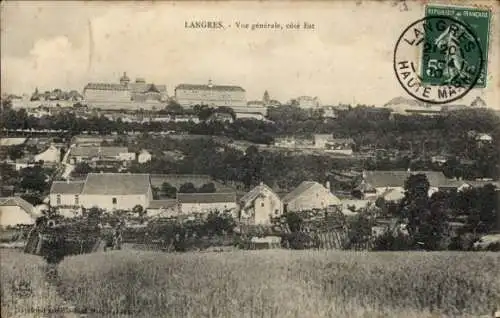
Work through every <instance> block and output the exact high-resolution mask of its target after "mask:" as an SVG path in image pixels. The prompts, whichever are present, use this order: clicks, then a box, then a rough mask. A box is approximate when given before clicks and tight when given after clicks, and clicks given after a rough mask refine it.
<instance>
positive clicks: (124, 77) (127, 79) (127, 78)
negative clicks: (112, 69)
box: [120, 72, 130, 86]
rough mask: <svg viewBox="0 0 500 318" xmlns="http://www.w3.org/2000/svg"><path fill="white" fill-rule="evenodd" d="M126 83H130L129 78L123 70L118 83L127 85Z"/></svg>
mask: <svg viewBox="0 0 500 318" xmlns="http://www.w3.org/2000/svg"><path fill="white" fill-rule="evenodd" d="M128 83H130V78H129V77H128V76H127V72H123V76H122V77H121V78H120V84H122V85H123V86H128Z"/></svg>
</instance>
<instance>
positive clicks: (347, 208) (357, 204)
mask: <svg viewBox="0 0 500 318" xmlns="http://www.w3.org/2000/svg"><path fill="white" fill-rule="evenodd" d="M372 203H373V201H371V200H356V199H346V200H342V202H341V204H342V207H341V211H342V214H344V215H357V214H358V213H359V212H360V211H362V210H364V209H367V208H368V207H369V206H370V204H372Z"/></svg>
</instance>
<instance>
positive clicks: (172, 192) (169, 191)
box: [161, 182, 177, 199]
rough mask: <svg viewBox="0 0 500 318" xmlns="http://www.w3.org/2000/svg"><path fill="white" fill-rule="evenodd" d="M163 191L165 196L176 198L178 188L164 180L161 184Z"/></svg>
mask: <svg viewBox="0 0 500 318" xmlns="http://www.w3.org/2000/svg"><path fill="white" fill-rule="evenodd" d="M161 192H162V193H163V195H164V196H166V197H167V198H172V199H174V198H175V196H176V195H177V188H176V187H174V186H172V185H171V184H170V183H168V182H163V183H162V185H161Z"/></svg>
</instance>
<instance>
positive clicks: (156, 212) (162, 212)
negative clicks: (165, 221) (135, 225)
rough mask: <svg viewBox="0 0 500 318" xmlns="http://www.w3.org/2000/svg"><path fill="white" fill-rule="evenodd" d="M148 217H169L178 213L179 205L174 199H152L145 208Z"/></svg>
mask: <svg viewBox="0 0 500 318" xmlns="http://www.w3.org/2000/svg"><path fill="white" fill-rule="evenodd" d="M146 215H147V216H148V217H171V216H176V215H179V205H178V203H177V200H176V199H167V200H153V201H151V202H150V203H149V206H148V207H147V208H146Z"/></svg>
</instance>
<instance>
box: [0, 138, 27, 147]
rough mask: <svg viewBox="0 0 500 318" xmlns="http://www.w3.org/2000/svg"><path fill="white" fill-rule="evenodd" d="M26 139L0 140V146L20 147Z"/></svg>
mask: <svg viewBox="0 0 500 318" xmlns="http://www.w3.org/2000/svg"><path fill="white" fill-rule="evenodd" d="M26 139H27V138H0V146H6V147H7V146H20V145H22V144H24V143H25V142H26Z"/></svg>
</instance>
